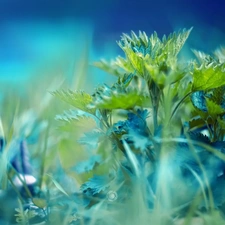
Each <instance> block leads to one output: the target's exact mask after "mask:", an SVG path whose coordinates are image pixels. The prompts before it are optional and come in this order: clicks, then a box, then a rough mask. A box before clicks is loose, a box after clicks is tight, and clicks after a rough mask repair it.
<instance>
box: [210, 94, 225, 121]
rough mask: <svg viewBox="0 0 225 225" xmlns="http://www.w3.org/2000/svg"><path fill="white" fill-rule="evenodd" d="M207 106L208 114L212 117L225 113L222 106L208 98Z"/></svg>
mask: <svg viewBox="0 0 225 225" xmlns="http://www.w3.org/2000/svg"><path fill="white" fill-rule="evenodd" d="M206 105H207V110H208V113H209V115H210V116H212V117H215V116H218V115H220V114H223V113H224V112H225V109H223V108H222V107H221V106H220V105H218V104H216V103H215V102H213V101H211V100H210V99H207V98H206Z"/></svg>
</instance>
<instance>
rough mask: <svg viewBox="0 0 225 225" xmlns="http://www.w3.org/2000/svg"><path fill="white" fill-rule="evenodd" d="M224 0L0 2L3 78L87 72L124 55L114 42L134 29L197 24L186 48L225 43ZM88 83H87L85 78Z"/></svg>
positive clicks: (95, 78) (95, 79)
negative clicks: (94, 63) (102, 60)
mask: <svg viewBox="0 0 225 225" xmlns="http://www.w3.org/2000/svg"><path fill="white" fill-rule="evenodd" d="M224 9H225V1H224V0H214V1H212V0H158V1H155V0H138V1H137V0H129V1H128V0H127V1H125V0H124V1H123V0H98V1H93V0H39V1H35V0H33V1H30V0H0V29H1V34H0V81H1V82H3V81H10V82H14V81H16V82H23V81H24V80H26V79H27V78H30V77H32V76H36V77H42V78H43V77H48V76H52V75H53V76H59V75H60V76H63V77H73V76H74V74H75V75H76V74H77V73H85V74H86V75H87V76H86V78H85V79H86V80H84V83H85V82H86V81H88V83H92V84H94V85H95V84H98V83H99V82H100V81H101V82H102V79H104V78H103V77H104V74H103V73H102V72H101V71H99V70H98V69H96V68H94V67H92V66H88V67H87V65H89V64H91V63H92V62H94V61H96V60H99V59H101V58H106V59H108V60H109V59H111V58H114V57H115V56H116V55H117V54H122V52H121V51H120V49H119V47H118V46H117V44H116V41H118V40H119V39H120V35H121V34H122V33H123V32H124V33H129V32H130V31H131V30H134V31H136V32H137V31H138V30H142V31H145V32H146V33H147V34H151V33H152V32H153V31H157V33H158V34H159V36H162V35H163V34H169V33H170V32H172V31H174V30H176V31H177V30H179V29H182V28H190V27H192V26H193V27H194V29H193V31H192V33H191V36H190V38H189V40H188V43H187V45H186V47H185V49H184V51H185V50H186V51H187V55H188V56H189V55H190V57H191V52H188V49H189V48H196V49H199V50H204V51H209V52H210V51H213V50H215V49H216V48H217V47H219V46H220V45H225V38H224V37H225V21H224V16H225V13H224V12H225V11H224ZM86 85H87V82H86Z"/></svg>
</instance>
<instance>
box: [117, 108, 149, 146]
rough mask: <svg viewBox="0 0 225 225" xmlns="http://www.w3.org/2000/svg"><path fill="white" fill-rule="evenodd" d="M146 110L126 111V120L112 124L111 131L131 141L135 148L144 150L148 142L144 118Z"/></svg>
mask: <svg viewBox="0 0 225 225" xmlns="http://www.w3.org/2000/svg"><path fill="white" fill-rule="evenodd" d="M148 115H149V112H148V110H140V109H138V110H137V112H136V113H133V112H132V113H128V114H127V120H125V121H119V122H117V123H115V124H114V125H113V131H114V133H115V134H117V135H122V137H123V139H125V140H126V141H128V142H129V143H132V144H133V145H134V147H135V148H136V149H141V150H145V149H146V147H147V146H148V144H149V133H148V127H147V123H146V119H147V117H148Z"/></svg>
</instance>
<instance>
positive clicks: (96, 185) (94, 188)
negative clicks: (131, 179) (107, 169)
mask: <svg viewBox="0 0 225 225" xmlns="http://www.w3.org/2000/svg"><path fill="white" fill-rule="evenodd" d="M109 182H110V179H109V178H108V176H98V175H94V176H93V177H92V178H90V179H89V180H88V181H87V182H85V183H84V184H82V185H81V187H80V190H81V191H83V192H85V193H86V192H88V193H90V194H91V195H96V194H98V193H100V192H102V191H105V190H106V189H107V188H108V187H109Z"/></svg>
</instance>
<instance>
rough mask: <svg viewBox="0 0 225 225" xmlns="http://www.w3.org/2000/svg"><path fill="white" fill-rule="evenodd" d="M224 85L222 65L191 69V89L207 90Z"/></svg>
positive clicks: (224, 74) (224, 78) (224, 73)
mask: <svg viewBox="0 0 225 225" xmlns="http://www.w3.org/2000/svg"><path fill="white" fill-rule="evenodd" d="M223 85H225V71H224V69H223V65H218V66H216V67H214V66H213V65H212V64H211V65H210V66H205V65H203V66H201V67H200V68H195V69H194V71H193V85H192V91H199V90H209V89H213V88H218V87H221V86H223Z"/></svg>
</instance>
